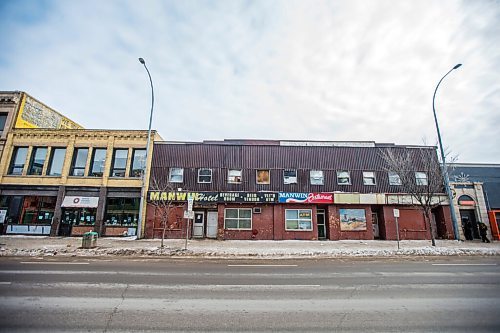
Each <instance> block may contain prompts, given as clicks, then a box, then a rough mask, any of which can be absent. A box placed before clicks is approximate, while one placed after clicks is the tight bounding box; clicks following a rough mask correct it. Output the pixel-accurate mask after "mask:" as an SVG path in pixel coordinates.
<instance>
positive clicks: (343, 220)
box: [339, 209, 366, 231]
mask: <svg viewBox="0 0 500 333" xmlns="http://www.w3.org/2000/svg"><path fill="white" fill-rule="evenodd" d="M339 214H340V230H341V231H364V230H366V212H365V210H364V209H339Z"/></svg>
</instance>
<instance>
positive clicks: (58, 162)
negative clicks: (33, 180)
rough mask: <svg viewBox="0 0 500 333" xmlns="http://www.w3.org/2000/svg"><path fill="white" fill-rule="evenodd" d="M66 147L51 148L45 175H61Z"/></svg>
mask: <svg viewBox="0 0 500 333" xmlns="http://www.w3.org/2000/svg"><path fill="white" fill-rule="evenodd" d="M65 155H66V148H52V150H51V152H50V158H49V166H48V168H47V170H48V171H47V176H61V175H62V169H63V165H64V156H65Z"/></svg>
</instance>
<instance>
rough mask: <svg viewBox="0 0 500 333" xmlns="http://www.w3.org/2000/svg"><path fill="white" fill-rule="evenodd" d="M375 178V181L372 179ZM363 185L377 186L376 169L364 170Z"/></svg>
mask: <svg viewBox="0 0 500 333" xmlns="http://www.w3.org/2000/svg"><path fill="white" fill-rule="evenodd" d="M372 179H373V183H371V182H370V180H372ZM363 185H367V186H375V185H377V177H375V171H363Z"/></svg>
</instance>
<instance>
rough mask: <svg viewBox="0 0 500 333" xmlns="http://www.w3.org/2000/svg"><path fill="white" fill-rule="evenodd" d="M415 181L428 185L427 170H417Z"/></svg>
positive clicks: (418, 183)
mask: <svg viewBox="0 0 500 333" xmlns="http://www.w3.org/2000/svg"><path fill="white" fill-rule="evenodd" d="M415 181H416V182H417V185H427V175H426V174H425V172H415Z"/></svg>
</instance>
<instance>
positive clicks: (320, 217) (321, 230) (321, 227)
mask: <svg viewBox="0 0 500 333" xmlns="http://www.w3.org/2000/svg"><path fill="white" fill-rule="evenodd" d="M316 220H317V223H318V239H326V224H325V210H324V209H318V210H317V211H316Z"/></svg>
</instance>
